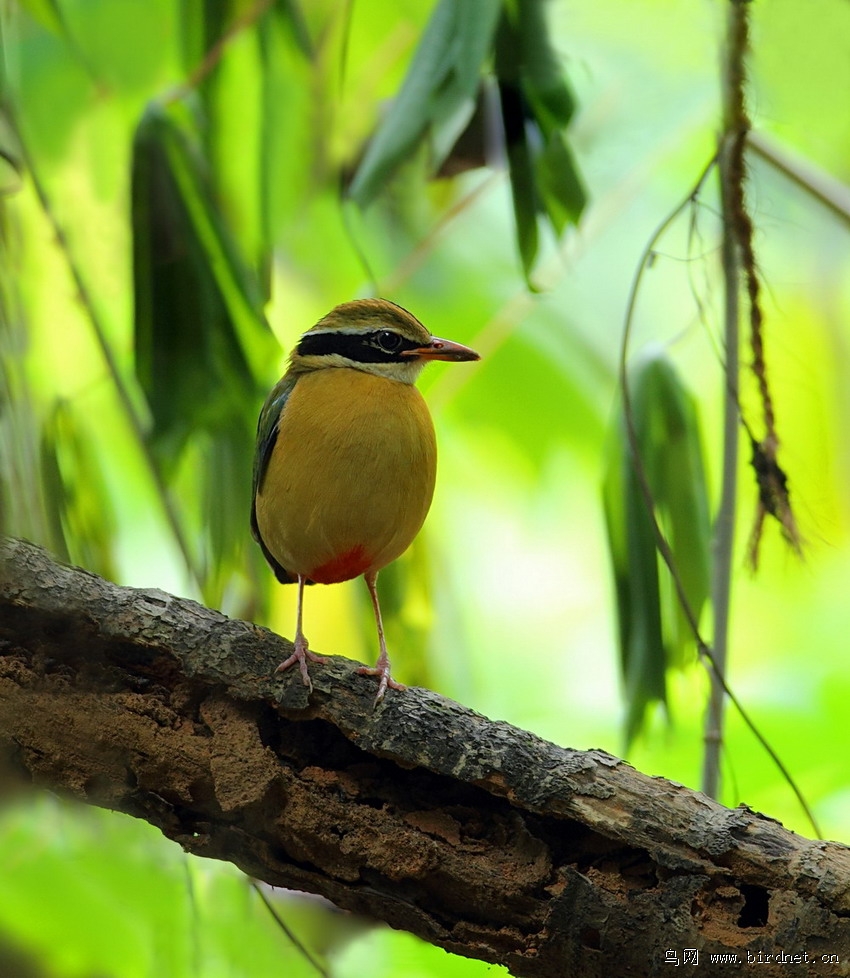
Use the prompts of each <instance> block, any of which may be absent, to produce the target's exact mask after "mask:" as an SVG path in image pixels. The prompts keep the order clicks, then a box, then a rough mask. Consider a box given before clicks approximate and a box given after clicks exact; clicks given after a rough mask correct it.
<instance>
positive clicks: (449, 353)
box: [401, 336, 481, 361]
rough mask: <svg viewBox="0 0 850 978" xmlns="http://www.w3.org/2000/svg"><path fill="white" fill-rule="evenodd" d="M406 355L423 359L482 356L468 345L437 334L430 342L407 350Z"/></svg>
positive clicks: (477, 357) (478, 357)
mask: <svg viewBox="0 0 850 978" xmlns="http://www.w3.org/2000/svg"><path fill="white" fill-rule="evenodd" d="M401 355H402V356H404V357H419V358H420V359H422V360H455V361H460V360H480V359H481V357H480V356H479V355H478V354H477V353H476V352H475V350H470V348H469V347H468V346H463V344H461V343H453V342H452V341H451V340H441V339H440V338H439V337H437V336H432V337H431V341H430V343H428V344H426V345H425V346H420V347H417V349H415V350H405V351H404V352H403V353H402V354H401Z"/></svg>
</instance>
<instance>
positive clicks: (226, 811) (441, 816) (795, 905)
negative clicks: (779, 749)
mask: <svg viewBox="0 0 850 978" xmlns="http://www.w3.org/2000/svg"><path fill="white" fill-rule="evenodd" d="M290 648H291V646H290V644H289V643H288V642H286V641H285V640H284V639H281V638H279V637H278V636H276V635H274V634H272V633H271V632H269V631H268V630H266V629H263V628H260V627H258V626H256V625H253V624H250V623H248V622H243V621H236V620H231V619H228V618H226V617H224V616H223V615H221V614H219V613H218V612H215V611H212V610H210V609H208V608H204V607H202V606H201V605H198V604H196V603H195V602H193V601H187V600H183V599H180V598H176V597H172V596H171V595H168V594H165V593H164V592H162V591H157V590H135V589H130V588H121V587H117V586H115V585H113V584H110V583H108V582H106V581H104V580H102V579H101V578H98V577H96V576H95V575H93V574H90V573H87V572H85V571H81V570H79V569H75V568H69V567H64V566H61V565H58V564H56V563H54V562H53V561H52V560H51V559H50V557H49V555H48V554H47V553H46V552H45V551H43V550H41V549H40V548H38V547H34V546H32V545H31V544H28V543H23V542H20V541H14V540H11V541H6V542H5V543H4V544H3V545H2V550H0V776H4V777H5V778H8V777H9V776H11V775H14V776H17V777H20V778H24V779H26V780H27V781H28V782H32V783H33V784H35V785H40V786H43V787H47V788H49V789H51V790H53V791H57V792H60V793H62V794H65V795H69V796H72V797H74V798H78V799H81V800H83V801H86V802H89V803H91V804H95V805H100V806H103V807H107V808H112V809H116V810H118V811H123V812H127V813H128V814H130V815H134V816H136V817H139V818H143V819H146V820H147V821H149V822H151V823H152V824H154V825H156V826H158V827H159V828H160V829H161V830H162V831H163V833H164V834H165V835H167V836H168V837H169V838H171V839H174V840H176V841H177V842H179V843H180V844H181V845H182V846H183V848H184V849H186V850H187V851H188V852H192V853H195V854H196V855H201V856H209V857H213V858H217V859H226V860H229V861H230V862H233V863H235V864H236V865H237V866H239V867H241V868H242V869H243V870H244V871H245V872H246V873H249V874H250V875H252V876H254V877H256V878H258V879H261V880H265V881H266V882H268V883H271V884H274V885H278V886H285V887H292V888H296V889H302V890H308V891H311V892H315V893H321V894H323V895H324V896H326V897H328V898H329V899H330V900H332V901H333V902H334V903H336V904H337V905H338V906H340V907H343V908H346V909H349V910H353V911H356V912H359V913H365V914H369V915H371V916H374V917H378V918H380V919H382V920H385V921H387V922H388V923H390V924H391V925H392V926H394V927H398V928H403V929H405V930H408V931H411V932H412V933H414V934H418V935H419V936H420V937H423V938H425V939H426V940H428V941H431V942H433V943H434V944H437V945H439V946H441V947H444V948H446V949H447V950H450V951H454V952H456V953H459V954H464V955H467V956H470V957H476V958H481V959H483V960H486V961H491V962H497V963H501V964H504V965H506V966H507V967H508V968H509V969H511V971H512V972H513V973H514V974H515V975H517V976H529V978H537V976H540V978H548V976H552V978H554V976H558V978H561V976H563V975H565V974H581V975H583V976H589V978H593V976H597V975H598V976H602V975H607V974H611V973H617V974H623V975H627V974H648V973H656V971H663V969H662V968H661V965H662V964H663V963H664V955H665V951H666V949H668V948H672V949H682V948H686V947H687V948H698V949H700V952H701V955H704V956H705V957H702V958H701V961H704V960H707V956H708V955H709V954H710V953H718V952H733V953H737V954H739V955H740V956H741V958H742V960H743V961H746V960H747V958H746V955H747V952H748V951H749V952H750V953H758V952H761V953H762V955H765V954H771V953H776V952H779V951H782V952H784V953H791V954H793V953H799V954H800V959H799V960H800V962H803V952H805V953H806V954H807V955H808V956H809V960H810V961H812V962H815V961H816V963H814V964H806V963H800V964H799V965H797V964H789V963H788V962H787V961H786V962H784V963H776V964H775V965H774V964H763V967H762V968H761V969H760V972H759V973H760V974H761V975H764V976H769V975H779V974H782V975H783V976H788V975H794V974H809V973H811V974H817V975H820V976H823V975H838V974H841V973H844V972H842V970H841V968H842V965H841V964H839V963H837V962H838V960H839V959H840V960H842V961H843V966H844V967H845V968H846V966H847V963H848V954H850V950H848V949H850V850H848V849H847V848H845V847H843V846H841V845H838V844H835V843H825V842H813V841H809V840H806V839H803V838H801V837H800V836H797V835H795V834H794V833H792V832H789V831H787V830H785V829H783V828H782V826H781V825H779V824H778V823H776V822H774V821H773V820H771V819H769V818H766V817H765V816H762V815H759V814H757V813H755V812H753V811H751V810H750V809H748V808H746V807H741V808H737V809H726V808H723V807H722V806H721V805H718V804H717V803H715V802H713V801H711V800H710V799H708V798H707V797H705V796H704V795H701V794H699V793H697V792H694V791H690V790H689V789H687V788H685V787H683V786H682V785H678V784H674V783H672V782H669V781H665V780H664V779H661V778H650V777H648V776H646V775H643V774H641V773H639V772H637V771H635V770H633V769H632V768H631V767H629V765H627V764H625V763H624V762H623V761H620V760H618V759H617V758H615V757H612V756H610V755H609V754H606V753H604V752H602V751H577V750H570V749H565V748H560V747H557V746H555V745H554V744H550V743H547V742H546V741H543V740H540V739H538V738H537V737H535V736H533V735H532V734H530V733H527V732H525V731H522V730H518V729H516V728H514V727H511V726H509V725H508V724H505V723H495V722H492V721H490V720H487V719H485V718H484V717H481V716H479V715H477V714H475V713H473V712H472V711H470V710H467V709H465V708H464V707H462V706H460V705H458V704H457V703H453V702H451V701H449V700H446V699H444V698H442V697H440V696H438V695H437V694H435V693H432V692H429V691H427V690H423V689H410V690H408V691H407V692H405V693H403V694H397V695H391V696H388V697H387V699H386V701H385V703H383V704H382V705H381V706H379V707H378V709H377V710H375V711H373V709H372V703H373V699H374V684H372V683H370V682H369V681H368V680H367V679H365V678H364V677H360V676H357V675H355V673H354V668H355V666H354V664H353V663H352V662H350V661H349V660H346V659H341V658H337V657H330V658H329V659H328V661H327V663H324V664H322V665H320V666H316V667H314V668H313V670H312V677H313V684H314V693H313V694H312V695H311V696H308V694H307V690H306V688H305V687H304V686H303V685H302V683H301V681H300V678H299V676H298V675H297V674H295V673H293V674H287V675H285V676H284V677H283V678H280V677H277V678H276V677H273V675H272V671H273V669H274V667H275V665H276V664H277V663H278V662H279V661H280V660H281V659H282V658H283V657H285V656H286V655H287V654H288V652H289V650H290ZM821 955H835V962H834V963H831V962H830V961H826V962H824V961H822V960H821ZM712 968H713V970H712V974H717V975H723V974H727V973H728V974H733V973H735V974H739V973H740V972H739V969H738V968H737V967H735V966H734V965H713V966H712ZM799 969H802V970H799Z"/></svg>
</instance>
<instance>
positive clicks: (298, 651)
mask: <svg viewBox="0 0 850 978" xmlns="http://www.w3.org/2000/svg"><path fill="white" fill-rule="evenodd" d="M303 606H304V578H303V577H302V576H301V575H300V574H299V575H298V613H297V616H296V622H295V650H294V651H293V653H292V655H291V656H290V657H289V658H288V659H284V660H283V662H281V664H280V665H279V666H278V667H277V669H275V674H277V673H279V672H285V671H286V670H287V669H288V668H289V667H290V666H294V665H295V663H296V662H297V663H298V668H299V669H300V670H301V678H302V679H303V680H304V685H305V686H307V687H308V688H309V690H310V692H311V693H312V692H313V683H312V682H311V681H310V673H309V671H308V670H307V660H308V659H309V660H310V661H311V662H321V661H322V656H320V655H316V653H315V652H311V651H310V649H309V648H308V647H307V636H306V635H305V634H304V632H303V630H302V628H301V612H302V609H303Z"/></svg>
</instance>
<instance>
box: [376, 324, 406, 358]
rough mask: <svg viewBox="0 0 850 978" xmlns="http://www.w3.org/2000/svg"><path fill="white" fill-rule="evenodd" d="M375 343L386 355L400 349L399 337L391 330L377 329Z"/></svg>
mask: <svg viewBox="0 0 850 978" xmlns="http://www.w3.org/2000/svg"><path fill="white" fill-rule="evenodd" d="M375 343H376V345H377V346H378V347H380V349H382V350H384V351H385V352H387V353H396V352H397V351H398V350H399V348H400V347H401V343H402V340H401V337H400V336H399V335H398V333H394V332H393V331H392V330H391V329H379V330H378V332H377V333H375Z"/></svg>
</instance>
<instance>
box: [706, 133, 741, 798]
mask: <svg viewBox="0 0 850 978" xmlns="http://www.w3.org/2000/svg"><path fill="white" fill-rule="evenodd" d="M727 150H728V144H724V145H723V146H721V147H720V152H719V154H718V167H717V169H718V173H719V178H720V198H721V208H722V212H723V214H725V213H726V208H727V206H728V198H727V192H728V186H729V180H730V179H731V177H730V174H729V154H728V152H727ZM722 234H723V243H722V251H721V254H722V261H721V267H722V271H723V282H724V290H725V291H724V311H723V321H724V327H723V336H724V341H723V345H724V347H725V356H724V364H723V378H724V383H723V451H722V462H721V465H722V474H721V480H720V505H719V506H718V509H717V516H716V517H715V521H714V537H713V540H712V561H711V608H712V616H713V620H714V631H713V634H712V665H713V667H714V668H713V669H712V670H711V673H710V677H709V678H710V682H711V692H710V695H709V700H708V709H707V711H706V715H705V733H704V742H705V753H704V755H703V765H702V790H703V791H704V792H705V793H706V794H707V795H708V796H709V797H710V798H717V795H718V789H719V786H720V754H721V750H722V745H723V713H724V706H725V685H726V683H725V676H726V663H727V661H728V652H729V610H730V605H731V600H732V557H733V551H734V543H735V512H736V502H737V487H738V424H739V408H738V374H739V370H740V353H739V335H738V317H739V307H738V289H739V286H740V282H739V278H738V267H739V266H738V251H737V244H736V239H735V234H734V232H733V230H732V227H731V225H730V223H729V222H728V221H726V220H723V221H722Z"/></svg>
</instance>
